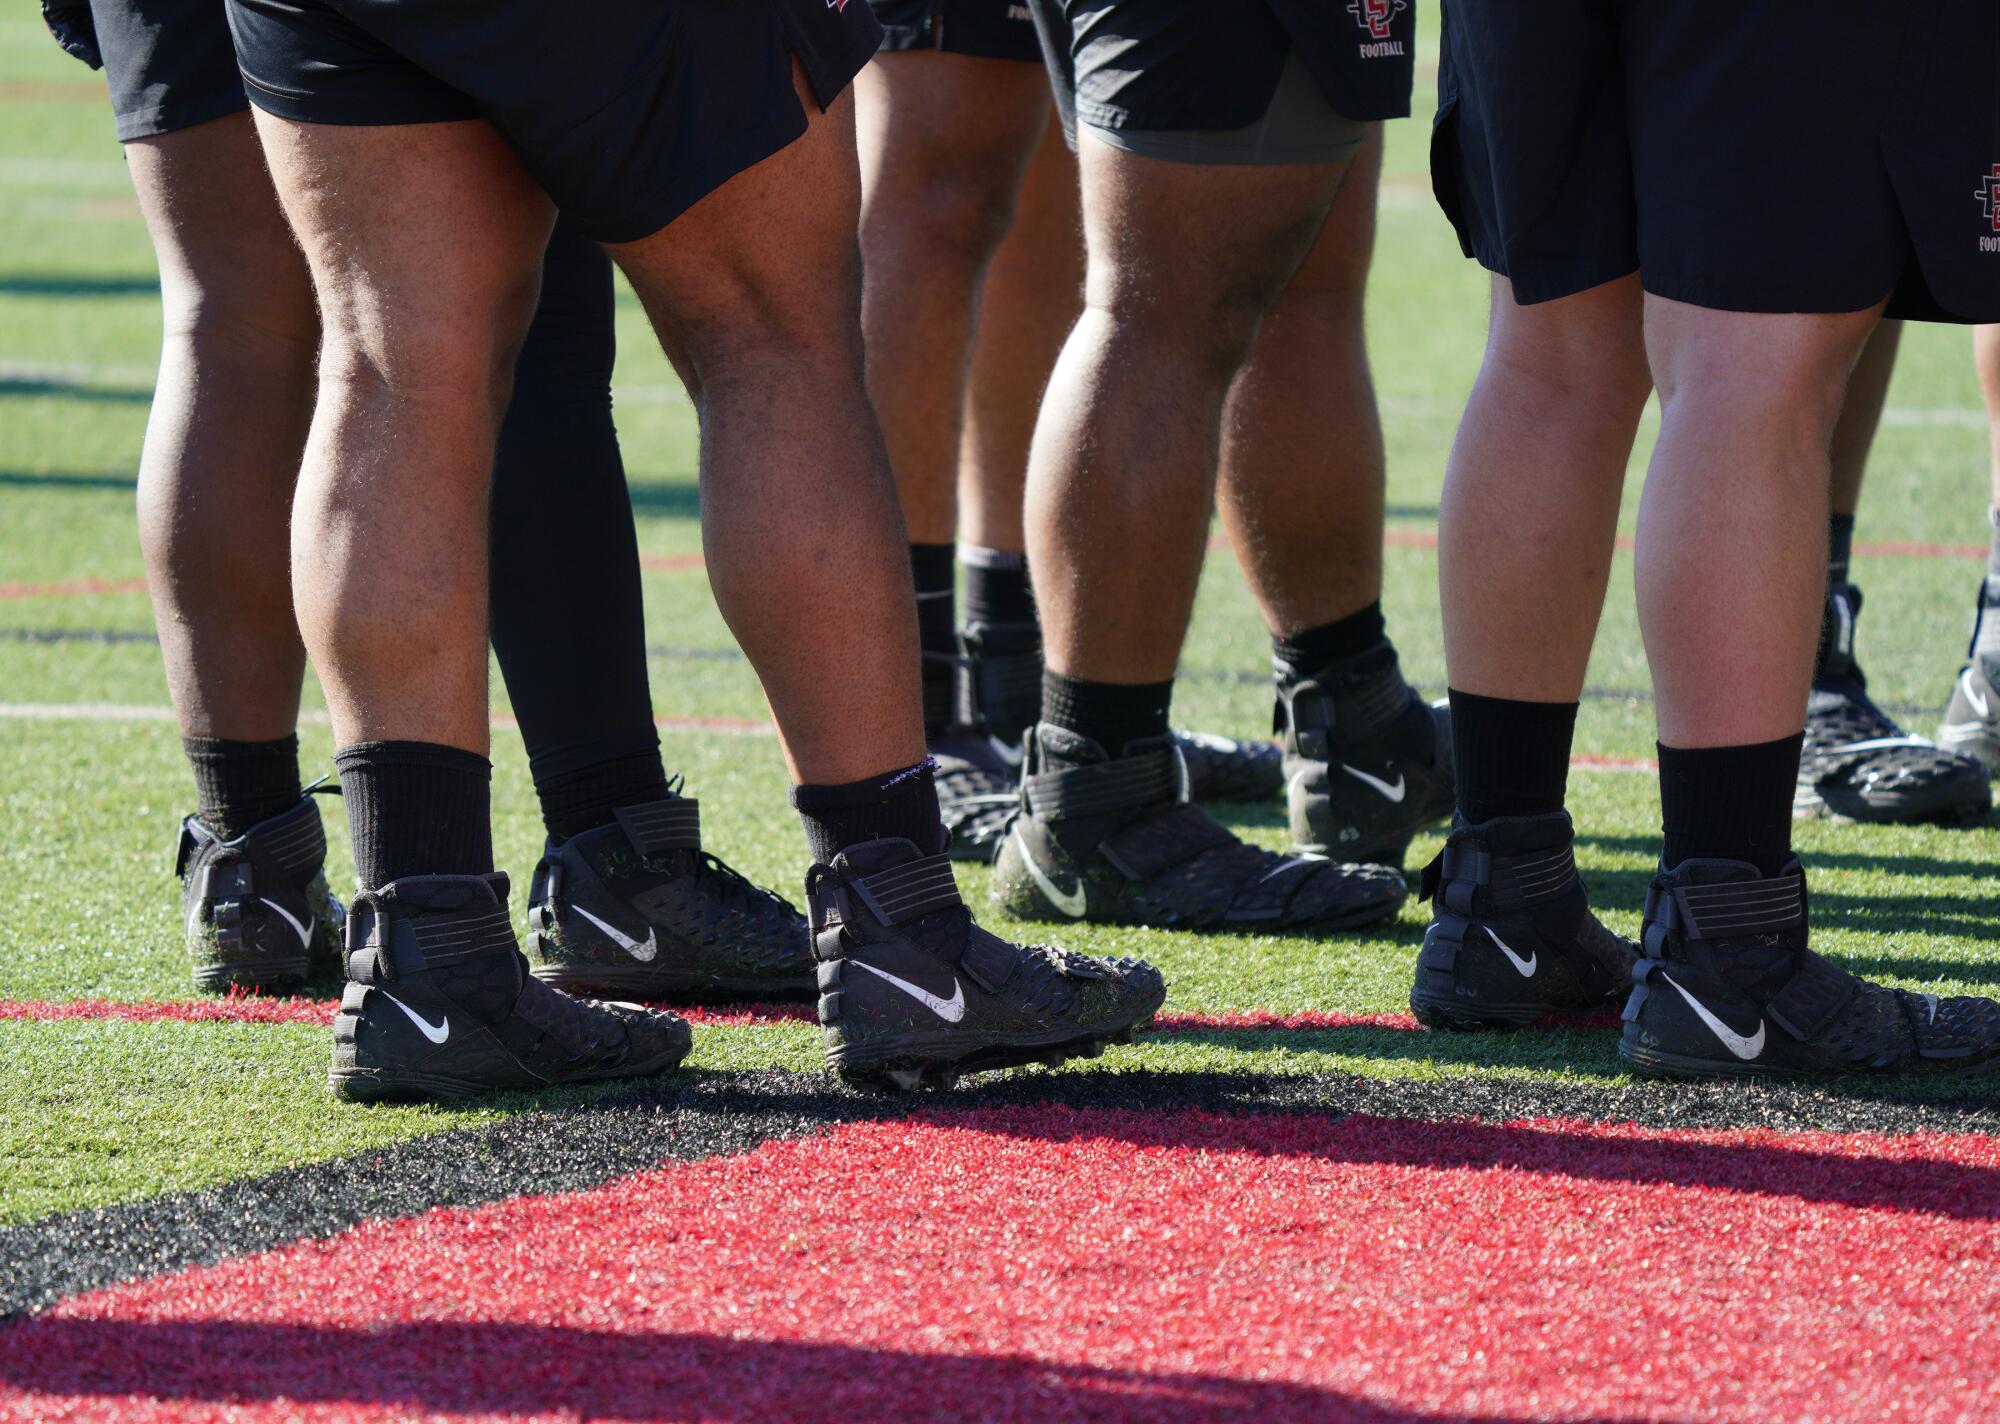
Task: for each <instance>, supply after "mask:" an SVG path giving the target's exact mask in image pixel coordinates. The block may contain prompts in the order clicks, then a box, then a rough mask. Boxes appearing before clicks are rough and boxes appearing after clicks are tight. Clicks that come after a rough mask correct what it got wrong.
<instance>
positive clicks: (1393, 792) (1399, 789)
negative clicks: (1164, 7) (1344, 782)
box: [1340, 762, 1409, 805]
mask: <svg viewBox="0 0 2000 1424" xmlns="http://www.w3.org/2000/svg"><path fill="white" fill-rule="evenodd" d="M1340 769H1341V770H1342V771H1344V772H1346V773H1347V774H1348V775H1349V776H1351V777H1353V778H1354V779H1355V780H1356V781H1361V782H1365V783H1367V784H1368V785H1370V786H1372V787H1374V788H1375V789H1376V790H1377V791H1379V792H1381V793H1382V795H1383V796H1384V797H1385V798H1386V799H1388V800H1390V801H1394V802H1395V803H1396V804H1398V805H1401V804H1402V801H1403V793H1404V792H1405V791H1407V790H1409V787H1408V786H1407V785H1406V784H1405V783H1404V781H1403V773H1402V772H1400V771H1399V772H1397V773H1396V784H1395V785H1394V786H1391V785H1390V784H1389V783H1388V782H1386V781H1384V780H1383V779H1382V778H1381V777H1379V776H1370V775H1369V774H1368V773H1367V772H1365V771H1363V770H1361V769H1360V768H1359V767H1354V766H1349V765H1348V764H1347V763H1346V762H1342V763H1341V764H1340Z"/></svg>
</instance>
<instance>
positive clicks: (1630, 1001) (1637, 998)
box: [1619, 959, 1653, 1023]
mask: <svg viewBox="0 0 2000 1424" xmlns="http://www.w3.org/2000/svg"><path fill="white" fill-rule="evenodd" d="M1648 964H1649V961H1647V960H1643V959H1642V960H1640V961H1639V965H1638V968H1637V969H1634V970H1633V971H1632V992H1631V993H1630V994H1628V995H1627V996H1626V998H1625V1011H1624V1012H1623V1013H1622V1014H1620V1015H1619V1018H1620V1019H1622V1020H1623V1021H1624V1022H1626V1023H1632V1022H1635V1021H1636V1020H1637V1019H1638V1017H1639V1011H1640V1010H1641V1009H1643V1008H1644V1007H1645V1006H1646V1000H1647V999H1649V998H1651V997H1652V994H1653V990H1652V986H1651V985H1649V984H1647V983H1646V982H1645V975H1644V974H1642V973H1641V972H1640V971H1641V970H1644V969H1646V968H1647V967H1648Z"/></svg>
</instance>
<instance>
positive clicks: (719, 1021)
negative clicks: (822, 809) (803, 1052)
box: [0, 994, 812, 1027]
mask: <svg viewBox="0 0 2000 1424" xmlns="http://www.w3.org/2000/svg"><path fill="white" fill-rule="evenodd" d="M339 1007H340V1001H339V1000H337V999H302V998H276V997H273V998H264V997H262V996H259V995H255V994H238V995H231V996H230V997H229V998H226V999H160V1000H151V1001H148V1000H118V999H68V1000H47V999H14V1000H4V1001H0V1019H33V1020H43V1021H49V1022H54V1021H57V1020H63V1019H114V1020H119V1021H122V1022H126V1023H247V1024H321V1025H325V1024H330V1023H332V1022H333V1015H334V1011H335V1010H336V1009H338V1008H339ZM674 1012H675V1013H677V1014H679V1015H680V1016H681V1017H682V1018H684V1019H687V1020H688V1021H689V1022H690V1023H696V1024H710V1025H716V1026H719V1027H733V1026H738V1025H744V1024H762V1023H793V1022H804V1021H808V1020H810V1019H811V1018H812V1009H811V1008H810V1007H809V1006H807V1005H805V1004H726V1005H718V1006H714V1007H709V1006H702V1007H694V1008H676V1009H675V1010H674Z"/></svg>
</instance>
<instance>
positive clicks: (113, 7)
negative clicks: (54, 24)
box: [90, 0, 250, 143]
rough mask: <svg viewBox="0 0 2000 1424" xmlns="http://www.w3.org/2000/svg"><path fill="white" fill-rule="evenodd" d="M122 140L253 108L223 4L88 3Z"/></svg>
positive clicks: (184, 0) (180, 0) (172, 0)
mask: <svg viewBox="0 0 2000 1424" xmlns="http://www.w3.org/2000/svg"><path fill="white" fill-rule="evenodd" d="M90 20H91V23H92V24H93V25H95V26H96V28H97V47H98V50H99V52H100V53H101V54H102V55H103V58H104V78H105V80H106V82H107V83H109V84H110V86H111V112H112V113H113V114H114V115H116V116H117V120H118V141H119V142H120V143H128V142H130V141H131V140H133V139H135V138H154V137H157V136H158V135H160V134H168V133H173V132H174V131H175V130H177V129H187V128H193V127H194V126H195V125H196V124H205V123H207V122H208V121H209V120H210V119H219V118H221V117H222V116H223V115H224V114H233V113H236V112H237V111H238V110H240V109H246V108H248V107H249V106H250V105H249V101H248V100H247V99H245V98H244V97H243V76H242V74H240V73H239V72H238V71H237V68H236V47H235V46H234V45H232V44H231V43H230V42H229V17H228V15H227V14H226V12H225V11H224V8H223V0H91V3H90Z"/></svg>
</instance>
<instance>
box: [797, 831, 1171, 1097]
mask: <svg viewBox="0 0 2000 1424" xmlns="http://www.w3.org/2000/svg"><path fill="white" fill-rule="evenodd" d="M806 901H807V903H808V905H809V906H810V907H811V910H812V923H813V936H814V947H815V952H816V953H817V954H818V955H819V959H820V966H819V986H820V997H819V1022H820V1031H821V1034H822V1036H823V1038H824V1040H825V1044H826V1057H827V1064H828V1066H829V1067H831V1068H832V1069H833V1070H834V1072H835V1073H837V1074H838V1075H839V1076H840V1077H841V1079H842V1080H843V1081H845V1082H848V1083H851V1084H854V1085H856V1086H863V1087H872V1088H889V1089H914V1088H920V1087H925V1086H930V1087H950V1086H951V1085H952V1084H953V1083H954V1082H956V1081H957V1079H958V1078H959V1077H960V1075H962V1074H966V1073H978V1072H984V1071H986V1070H988V1069H994V1068H1009V1067H1014V1066H1016V1065H1019V1064H1024V1063H1044V1064H1047V1065H1049V1066H1051V1067H1053V1066H1055V1065H1056V1064H1058V1063H1061V1062H1063V1061H1064V1060H1065V1059H1069V1058H1095V1057H1096V1056H1097V1055H1098V1054H1100V1053H1102V1052H1103V1051H1104V1046H1105V1045H1106V1044H1108V1043H1127V1042H1130V1041H1131V1038H1132V1035H1133V1034H1134V1033H1136V1032H1137V1031H1138V1030H1140V1029H1142V1028H1144V1027H1146V1026H1147V1025H1148V1024H1150V1023H1151V1022H1152V1020H1153V1015H1154V1014H1155V1013H1157V1012H1158V1011H1159V1007H1160V1005H1161V1004H1162V1003H1164V1002H1165V1001H1166V995H1167V987H1166V981H1165V980H1163V979H1162V978H1161V977H1160V972H1159V970H1157V969H1155V968H1153V966H1152V965H1150V964H1147V963H1145V962H1144V961H1142V960H1137V959H1092V958H1089V957H1087V956H1085V955H1081V954H1071V953H1068V952H1066V951H1064V950H1060V949H1052V948H1050V947H1048V946H1046V945H1018V944H1010V943H1009V942H1007V941H1006V940H1003V939H1001V938H999V937H998V936H997V935H992V934H988V933H987V932H986V931H985V930H983V929H981V928H979V926H978V925H976V924H974V923H973V921H972V912H971V911H970V910H968V909H967V908H966V906H965V903H964V901H962V900H961V899H960V898H959V894H958V887H957V885H956V883H955V882H954V881H953V878H952V870H951V861H950V860H949V859H948V858H947V857H945V856H942V855H928V856H927V855H924V854H923V853H921V852H920V851H919V850H918V849H917V848H916V846H914V845H912V844H911V843H910V842H909V841H906V840H878V841H868V842H866V843H864V844H861V845H856V846H849V847H848V848H847V849H846V850H844V851H842V852H841V853H840V854H839V855H837V856H835V857H834V860H833V864H831V865H815V866H814V867H813V868H812V871H811V873H810V875H809V876H808V877H807V880H806Z"/></svg>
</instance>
